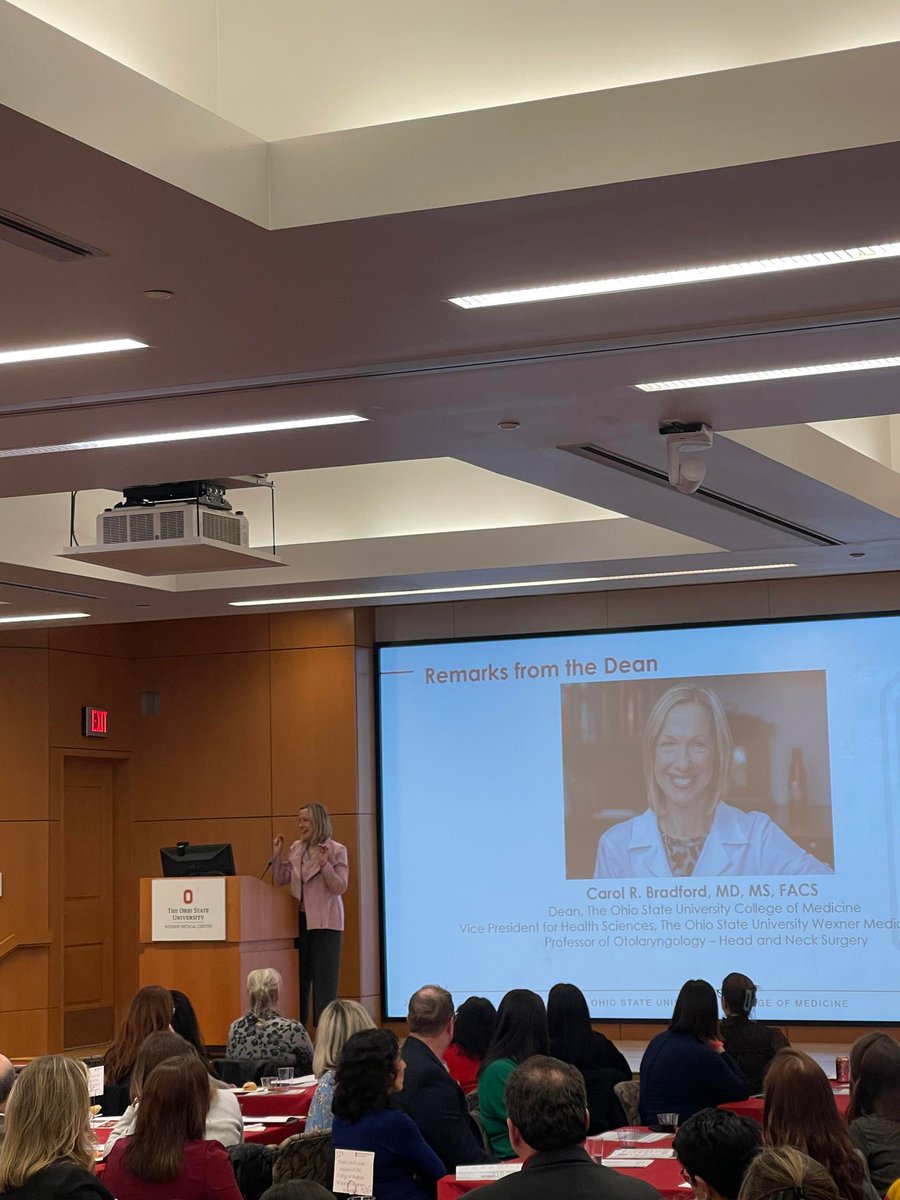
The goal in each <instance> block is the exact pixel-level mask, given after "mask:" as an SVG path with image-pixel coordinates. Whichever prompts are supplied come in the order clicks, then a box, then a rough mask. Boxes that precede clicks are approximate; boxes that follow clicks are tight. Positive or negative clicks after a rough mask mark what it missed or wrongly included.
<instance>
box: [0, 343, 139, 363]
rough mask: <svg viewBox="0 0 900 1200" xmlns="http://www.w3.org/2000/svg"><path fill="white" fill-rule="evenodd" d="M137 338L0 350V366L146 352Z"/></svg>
mask: <svg viewBox="0 0 900 1200" xmlns="http://www.w3.org/2000/svg"><path fill="white" fill-rule="evenodd" d="M146 349H147V343H146V342H139V341H137V340H136V339H135V338H107V339H106V341H103V342H70V343H69V344H68V345H65V346H31V347H29V349H27V350H0V365H3V364H5V363H24V362H44V361H45V360H46V359H50V358H79V357H81V356H82V355H85V354H115V352H116V351H117V350H146Z"/></svg>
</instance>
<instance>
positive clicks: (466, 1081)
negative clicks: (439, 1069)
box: [444, 1042, 481, 1096]
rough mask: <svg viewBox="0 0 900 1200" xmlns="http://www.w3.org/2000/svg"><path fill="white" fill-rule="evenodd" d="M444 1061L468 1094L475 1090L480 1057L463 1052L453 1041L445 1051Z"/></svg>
mask: <svg viewBox="0 0 900 1200" xmlns="http://www.w3.org/2000/svg"><path fill="white" fill-rule="evenodd" d="M444 1062H445V1063H446V1064H447V1070H448V1071H449V1072H450V1074H451V1075H452V1076H453V1078H454V1079H455V1080H456V1082H457V1083H458V1084H459V1086H460V1087H461V1088H462V1090H463V1091H464V1092H465V1093H466V1095H467V1096H468V1094H469V1092H474V1091H475V1089H476V1088H477V1087H478V1068H479V1067H480V1066H481V1061H480V1059H477V1058H473V1057H472V1056H471V1054H463V1052H462V1050H460V1048H459V1046H457V1045H455V1044H454V1043H453V1042H451V1043H450V1045H449V1046H448V1047H447V1049H446V1050H445V1051H444Z"/></svg>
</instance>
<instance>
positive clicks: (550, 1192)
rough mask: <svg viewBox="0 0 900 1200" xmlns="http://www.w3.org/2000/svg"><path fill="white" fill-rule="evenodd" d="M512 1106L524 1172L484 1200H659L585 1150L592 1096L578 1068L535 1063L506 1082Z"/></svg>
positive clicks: (543, 1060)
mask: <svg viewBox="0 0 900 1200" xmlns="http://www.w3.org/2000/svg"><path fill="white" fill-rule="evenodd" d="M501 1011H502V1005H501ZM506 1105H507V1108H508V1110H509V1136H510V1142H511V1143H512V1148H513V1152H514V1153H515V1155H516V1156H517V1157H518V1158H521V1159H523V1160H524V1166H523V1167H522V1170H521V1171H517V1172H516V1173H515V1174H513V1175H507V1176H506V1178H505V1179H500V1180H498V1181H497V1182H496V1183H490V1184H488V1186H487V1187H486V1188H484V1189H481V1190H479V1192H478V1200H482V1198H483V1200H659V1193H658V1192H657V1191H656V1188H654V1187H651V1185H650V1184H649V1183H646V1182H645V1181H644V1180H643V1179H633V1178H631V1177H629V1176H627V1175H620V1174H618V1173H617V1172H615V1171H611V1170H610V1169H609V1167H603V1166H600V1165H599V1164H598V1163H595V1162H594V1161H593V1160H592V1158H591V1156H590V1155H589V1154H588V1153H587V1151H586V1150H585V1148H584V1137H585V1133H586V1131H587V1123H588V1113H587V1093H586V1092H585V1089H584V1079H583V1077H582V1075H581V1072H580V1071H579V1070H578V1069H577V1068H576V1067H573V1066H571V1065H570V1064H569V1063H564V1062H560V1060H559V1059H557V1058H548V1057H547V1056H546V1055H537V1056H536V1057H533V1058H529V1059H528V1060H527V1061H526V1062H524V1063H522V1064H521V1066H518V1067H516V1068H515V1070H514V1071H513V1072H512V1073H511V1074H510V1076H509V1078H508V1079H507V1081H506Z"/></svg>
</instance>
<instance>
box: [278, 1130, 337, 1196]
mask: <svg viewBox="0 0 900 1200" xmlns="http://www.w3.org/2000/svg"><path fill="white" fill-rule="evenodd" d="M333 1161H334V1152H333V1150H332V1148H331V1134H330V1133H328V1132H326V1133H297V1134H295V1135H294V1136H293V1137H289V1138H287V1139H286V1140H285V1141H283V1142H282V1143H281V1145H280V1146H279V1147H278V1148H277V1150H276V1151H275V1157H274V1160H273V1162H272V1182H273V1183H287V1181H288V1180H289V1179H311V1180H313V1182H315V1183H321V1184H322V1186H323V1187H330V1186H331V1180H332V1179H333V1167H332V1163H333Z"/></svg>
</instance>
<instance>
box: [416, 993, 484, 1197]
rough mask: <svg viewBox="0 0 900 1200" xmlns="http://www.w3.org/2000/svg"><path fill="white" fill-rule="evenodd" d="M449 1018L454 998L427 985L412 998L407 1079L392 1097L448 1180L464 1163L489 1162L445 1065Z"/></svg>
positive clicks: (456, 1086) (450, 1037)
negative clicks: (419, 1132)
mask: <svg viewBox="0 0 900 1200" xmlns="http://www.w3.org/2000/svg"><path fill="white" fill-rule="evenodd" d="M453 1018H454V1007H453V997H452V996H451V995H450V993H449V992H448V991H447V989H446V988H442V987H437V986H436V985H429V986H427V987H423V988H419V990H418V991H417V992H415V993H414V994H413V995H412V996H410V999H409V1011H408V1013H407V1017H406V1023H407V1026H408V1028H409V1037H408V1038H407V1039H406V1041H405V1042H404V1044H403V1049H402V1051H401V1052H400V1053H401V1057H402V1059H403V1061H404V1062H405V1063H406V1075H405V1076H404V1079H403V1090H402V1091H400V1092H398V1093H397V1095H396V1097H395V1103H396V1105H397V1107H398V1108H401V1109H402V1110H403V1111H404V1112H405V1113H407V1114H408V1115H409V1116H410V1117H412V1119H413V1120H414V1121H415V1123H416V1124H417V1125H418V1127H419V1129H420V1130H421V1131H422V1136H423V1137H424V1138H425V1141H426V1142H428V1144H429V1146H431V1148H432V1150H434V1152H435V1154H436V1155H437V1156H438V1158H439V1159H441V1160H442V1162H443V1164H444V1166H445V1167H446V1168H447V1172H448V1174H450V1173H452V1172H454V1171H455V1170H456V1168H457V1167H458V1166H462V1165H465V1164H467V1163H485V1162H490V1161H491V1156H490V1154H488V1152H487V1151H486V1150H485V1148H484V1143H483V1142H482V1140H481V1138H480V1136H479V1133H478V1127H477V1126H476V1124H475V1122H474V1121H473V1120H472V1118H471V1117H470V1116H469V1106H468V1104H467V1103H466V1098H465V1096H464V1095H463V1090H462V1088H461V1087H460V1086H459V1084H458V1083H457V1082H456V1080H455V1079H454V1078H453V1077H452V1076H451V1075H450V1073H449V1072H448V1070H447V1067H446V1065H445V1063H444V1059H443V1055H444V1051H445V1050H446V1049H447V1047H448V1046H449V1045H450V1042H451V1041H452V1040H453Z"/></svg>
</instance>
